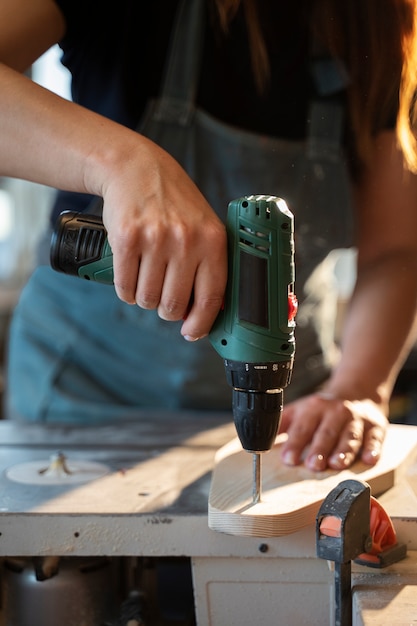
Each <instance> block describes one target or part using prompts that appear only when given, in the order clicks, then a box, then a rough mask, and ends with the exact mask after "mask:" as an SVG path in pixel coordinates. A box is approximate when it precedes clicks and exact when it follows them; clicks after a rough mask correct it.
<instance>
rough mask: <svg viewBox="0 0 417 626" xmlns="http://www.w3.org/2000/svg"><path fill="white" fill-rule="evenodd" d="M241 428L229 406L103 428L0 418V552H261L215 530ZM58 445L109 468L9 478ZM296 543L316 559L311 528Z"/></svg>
mask: <svg viewBox="0 0 417 626" xmlns="http://www.w3.org/2000/svg"><path fill="white" fill-rule="evenodd" d="M235 436H236V431H235V428H234V425H233V421H232V416H231V413H224V414H223V413H221V414H219V413H209V412H191V411H190V412H187V411H181V413H179V414H176V413H172V412H170V413H160V412H155V413H151V412H147V413H144V414H139V415H138V416H137V419H135V420H134V421H129V422H123V423H117V424H114V425H112V424H110V425H106V426H96V427H78V426H77V427H69V426H40V425H29V424H23V423H18V422H9V421H0V556H11V555H13V556H25V555H28V554H29V555H47V554H59V555H72V556H82V555H87V554H89V555H110V556H116V555H132V556H134V555H147V556H158V555H165V556H167V555H172V556H178V555H186V556H213V555H214V556H229V555H239V556H253V555H254V554H256V555H258V554H259V544H260V541H259V539H256V538H251V537H250V538H245V539H243V540H242V538H241V537H233V536H230V535H223V534H221V533H216V532H214V531H211V530H209V528H208V522H207V503H208V494H209V488H210V482H211V471H212V469H213V463H214V455H215V453H216V452H217V450H218V449H219V448H220V447H221V446H222V445H224V444H225V443H227V442H228V441H230V440H231V439H233V438H234V437H235ZM57 451H61V452H63V453H64V454H65V456H66V458H67V463H68V466H69V467H70V468H71V464H72V463H75V464H77V463H83V462H87V463H93V464H94V463H96V464H99V465H104V466H105V469H107V471H106V473H105V474H104V475H102V476H101V477H98V478H97V479H95V480H91V481H89V482H84V483H81V484H73V483H72V482H71V480H68V481H66V477H65V476H63V478H62V480H61V481H60V483H59V484H58V485H50V484H42V480H41V479H40V477H39V475H37V476H34V483H36V484H24V483H20V482H16V481H15V480H11V479H10V471H11V468H12V469H14V468H16V467H20V466H22V465H25V464H35V465H36V464H38V467H45V466H47V465H48V461H49V459H50V457H51V455H53V454H55V453H56V452H57ZM251 463H252V459H251V458H250V455H248V464H251ZM35 474H38V472H37V471H36V472H35ZM70 478H71V477H70ZM293 543H295V545H297V546H299V549H300V553H302V554H303V556H306V555H309V556H312V557H314V554H315V548H314V537H313V535H312V533H311V530H310V532H309V533H307V534H306V533H305V532H301V533H297V537H296V538H295V539H292V540H291V541H290V544H293ZM269 544H270V548H271V549H270V550H268V552H267V554H266V558H269V557H273V556H277V555H280V556H286V555H288V554H291V555H292V556H294V554H293V553H294V546H293V545H290V544H288V542H286V541H285V540H284V541H272V542H269ZM271 544H274V545H271Z"/></svg>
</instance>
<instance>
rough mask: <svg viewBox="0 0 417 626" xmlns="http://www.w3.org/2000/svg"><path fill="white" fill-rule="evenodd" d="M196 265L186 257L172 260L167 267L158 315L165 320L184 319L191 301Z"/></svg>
mask: <svg viewBox="0 0 417 626" xmlns="http://www.w3.org/2000/svg"><path fill="white" fill-rule="evenodd" d="M193 282H194V266H193V265H192V264H191V263H190V262H188V261H187V260H186V259H185V260H184V262H183V263H181V262H177V261H175V262H171V263H169V265H168V266H167V267H166V271H165V279H164V284H163V289H162V294H161V300H160V302H159V306H158V315H159V317H161V318H162V319H164V320H168V321H177V320H180V319H184V317H185V315H186V311H187V310H188V308H189V305H190V302H191V295H192V292H193Z"/></svg>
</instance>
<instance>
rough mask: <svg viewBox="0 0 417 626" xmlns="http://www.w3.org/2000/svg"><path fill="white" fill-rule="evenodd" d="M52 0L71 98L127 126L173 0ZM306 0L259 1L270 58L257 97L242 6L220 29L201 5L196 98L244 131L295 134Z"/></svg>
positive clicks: (143, 96)
mask: <svg viewBox="0 0 417 626" xmlns="http://www.w3.org/2000/svg"><path fill="white" fill-rule="evenodd" d="M55 1H56V3H57V4H58V5H59V6H60V8H61V10H62V12H63V14H64V16H65V19H66V23H67V32H66V35H65V37H64V39H63V40H62V42H61V44H60V45H61V47H62V50H63V57H62V62H63V64H64V65H65V66H66V67H67V68H68V69H69V70H70V72H71V74H72V96H73V99H74V100H75V101H76V102H78V103H80V104H82V105H84V106H86V107H88V108H90V109H93V110H94V111H97V112H100V113H102V114H103V115H106V116H107V117H110V118H112V119H114V120H117V121H118V122H121V123H123V124H125V125H127V126H129V127H134V126H135V125H136V124H137V122H138V120H139V118H140V116H141V113H142V111H143V108H144V106H145V104H146V101H147V100H148V99H149V98H150V97H152V96H155V95H157V93H158V89H159V84H160V79H161V75H162V71H163V65H164V61H165V57H166V53H167V48H168V45H169V41H170V34H171V28H172V25H173V20H174V16H175V12H176V9H177V6H178V0H152V2H147V3H144V2H138V0H119V1H118V2H117V4H116V5H113V4H112V3H103V2H98V1H97V0H55ZM308 3H309V2H308V0H303V1H301V2H297V3H292V2H280V1H277V2H269V1H268V0H263V2H260V8H261V15H262V16H263V20H262V21H263V30H264V32H265V37H266V40H267V44H268V52H269V57H270V64H271V80H270V83H269V87H267V88H266V93H265V95H264V96H260V95H259V92H258V91H257V89H256V87H255V83H254V79H253V73H252V69H251V63H250V54H249V46H248V37H247V32H246V26H245V20H244V16H243V11H239V12H238V14H237V16H236V18H235V19H234V20H233V22H232V24H231V26H230V30H229V33H228V34H227V35H226V34H224V33H222V31H221V29H220V27H219V26H218V24H217V22H216V23H214V21H213V15H212V11H209V9H208V13H209V15H208V17H207V20H206V32H205V42H204V51H203V57H202V64H201V73H200V85H199V90H198V95H197V100H198V104H199V105H200V106H202V107H203V108H204V109H206V110H207V111H208V112H209V113H211V114H212V115H214V116H216V117H217V118H219V119H221V120H222V121H224V122H227V123H230V124H233V125H236V126H239V127H242V128H245V129H247V130H253V131H256V132H259V133H265V134H268V135H273V136H277V137H282V138H284V137H285V138H290V139H291V138H294V139H299V138H302V137H303V136H304V133H305V124H306V111H307V105H308V100H309V97H310V96H311V92H312V82H311V80H310V76H309V70H308V58H309V55H308V48H309V44H308V19H306V11H305V8H306V7H307V5H308ZM207 4H209V3H207ZM144 5H145V6H144Z"/></svg>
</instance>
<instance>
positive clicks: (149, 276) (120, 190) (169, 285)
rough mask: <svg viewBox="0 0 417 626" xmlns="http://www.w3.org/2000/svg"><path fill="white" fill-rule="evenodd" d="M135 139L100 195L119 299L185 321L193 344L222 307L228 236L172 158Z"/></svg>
mask: <svg viewBox="0 0 417 626" xmlns="http://www.w3.org/2000/svg"><path fill="white" fill-rule="evenodd" d="M133 139H134V142H133V146H132V147H131V151H130V153H129V154H123V151H122V154H121V155H118V159H119V158H120V156H121V157H123V158H120V161H118V160H117V159H116V160H115V159H112V160H111V164H110V167H108V175H107V176H105V182H104V184H102V185H101V188H100V191H101V192H102V195H103V199H104V209H103V219H104V223H105V225H106V228H107V230H108V236H109V243H110V245H111V247H112V251H113V263H114V283H115V288H116V292H117V294H118V296H119V297H120V298H121V299H122V300H124V301H126V302H129V303H132V304H134V303H136V304H137V305H138V306H140V307H142V308H144V309H157V311H158V314H159V316H160V317H161V318H162V319H164V320H168V321H178V320H181V319H184V320H185V321H184V324H183V326H182V330H181V333H182V335H183V336H184V337H185V338H186V339H188V340H190V341H193V340H196V339H199V338H200V337H203V336H205V335H207V334H208V332H209V331H210V329H211V326H212V325H213V322H214V320H215V318H216V316H217V314H218V312H219V310H220V307H221V304H222V301H223V295H224V290H225V286H226V279H227V240H226V230H225V227H224V225H223V224H222V222H221V220H220V219H219V218H218V217H217V215H216V214H215V212H214V211H213V209H212V208H211V207H210V206H209V204H208V203H207V201H206V200H205V198H204V197H203V196H202V194H201V193H200V191H199V190H198V189H197V187H196V186H195V184H194V183H193V182H192V180H191V179H190V178H189V176H188V175H187V174H186V173H185V171H184V170H183V169H182V168H181V167H180V166H179V164H178V163H177V162H176V161H175V160H174V159H173V158H172V157H171V156H170V155H168V154H167V153H166V152H165V151H164V150H162V149H161V148H159V147H158V146H156V145H155V144H154V143H153V142H151V141H149V140H147V139H146V138H144V137H139V136H137V135H136V136H135V137H133ZM106 169H107V167H106V166H105V167H103V169H102V171H103V170H106ZM101 173H102V172H101Z"/></svg>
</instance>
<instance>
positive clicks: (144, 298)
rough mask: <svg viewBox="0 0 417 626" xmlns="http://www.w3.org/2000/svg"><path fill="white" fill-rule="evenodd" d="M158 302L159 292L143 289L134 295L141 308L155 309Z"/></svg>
mask: <svg viewBox="0 0 417 626" xmlns="http://www.w3.org/2000/svg"><path fill="white" fill-rule="evenodd" d="M158 303H159V293H155V292H152V291H144V292H140V293H138V294H137V295H136V304H137V305H138V306H140V307H141V308H142V309H155V308H156V307H157V306H158Z"/></svg>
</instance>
